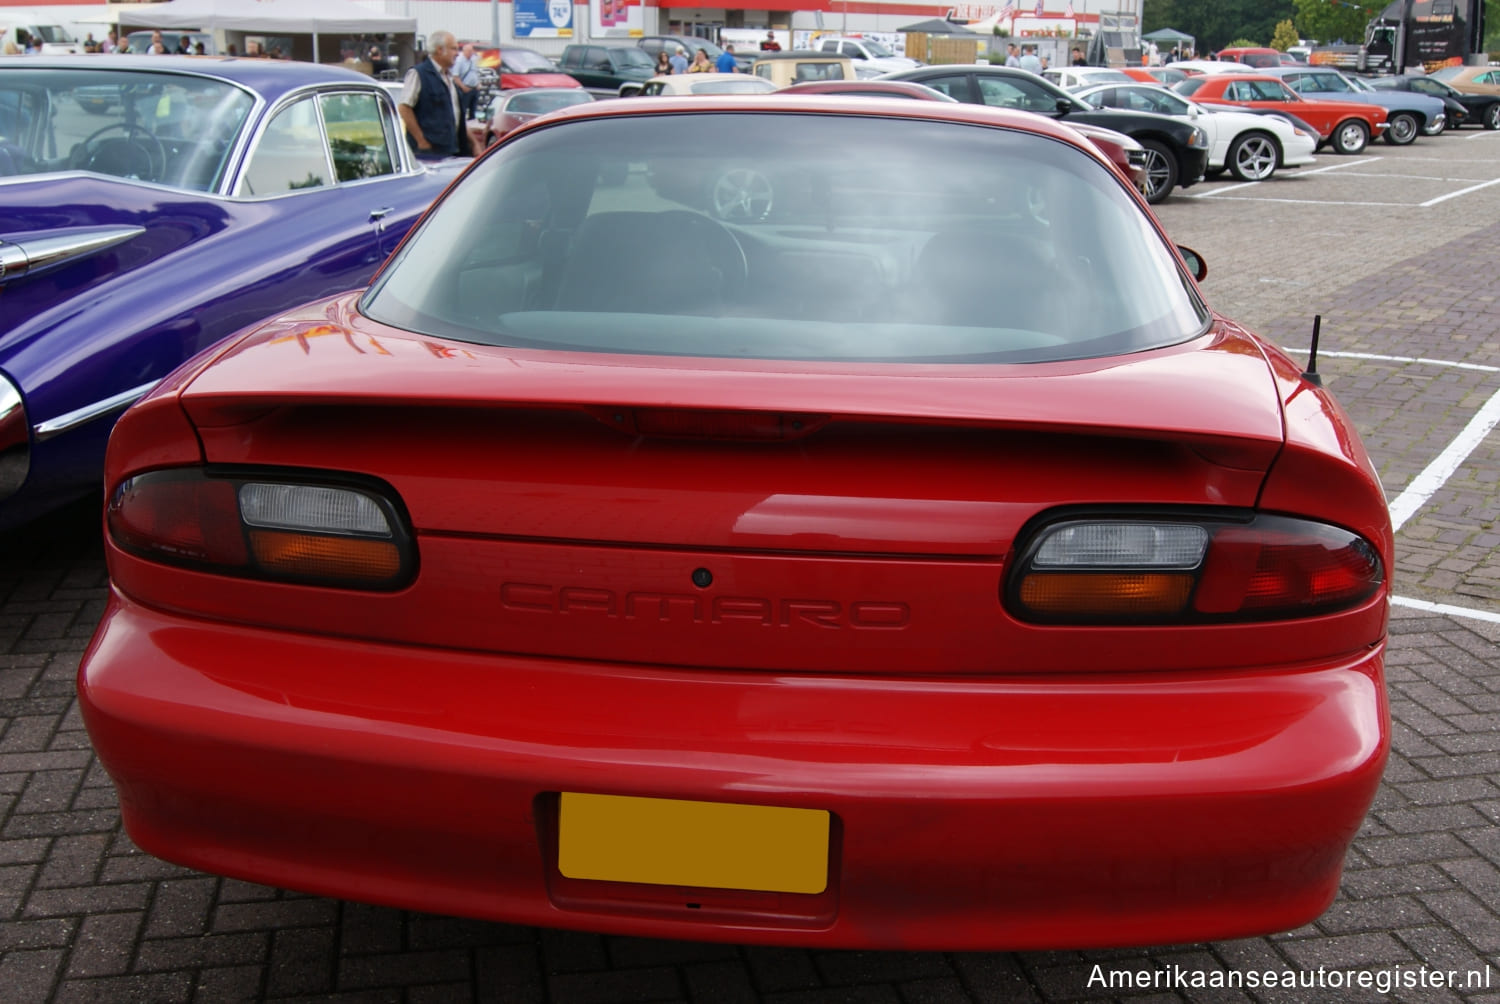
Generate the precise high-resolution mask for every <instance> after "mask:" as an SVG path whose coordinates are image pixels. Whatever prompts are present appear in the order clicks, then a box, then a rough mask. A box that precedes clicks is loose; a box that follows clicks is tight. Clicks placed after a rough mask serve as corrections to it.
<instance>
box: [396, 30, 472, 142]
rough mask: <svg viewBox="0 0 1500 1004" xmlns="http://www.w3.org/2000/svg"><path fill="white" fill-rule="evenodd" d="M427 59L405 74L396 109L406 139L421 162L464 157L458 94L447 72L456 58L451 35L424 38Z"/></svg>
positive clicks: (453, 40) (442, 34)
mask: <svg viewBox="0 0 1500 1004" xmlns="http://www.w3.org/2000/svg"><path fill="white" fill-rule="evenodd" d="M427 44H428V46H429V47H430V48H429V49H428V51H427V58H426V59H424V60H423V61H422V62H420V63H418V64H417V65H416V66H414V67H412V68H411V69H410V70H407V71H406V79H405V81H404V82H403V83H402V85H401V99H400V100H399V101H397V102H396V109H397V110H398V111H399V112H400V113H401V122H402V124H403V125H405V126H406V138H407V140H408V141H409V142H410V143H411V145H412V146H413V147H414V148H415V149H416V151H417V156H418V157H419V158H421V159H423V160H437V159H439V158H442V157H457V156H459V155H460V154H464V155H467V154H468V153H469V152H470V150H469V138H468V137H467V136H465V135H464V134H463V131H462V130H461V129H460V128H459V126H460V124H461V123H462V122H463V119H462V117H461V116H460V114H459V103H458V90H457V88H455V87H454V86H453V78H452V77H450V76H449V75H448V70H449V69H450V68H451V67H452V66H453V60H454V58H455V57H456V56H457V55H458V41H457V40H456V39H455V38H454V37H453V32H451V31H435V32H433V33H432V34H431V35H429V36H428V38H427Z"/></svg>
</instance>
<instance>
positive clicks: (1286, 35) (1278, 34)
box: [1271, 20, 1301, 52]
mask: <svg viewBox="0 0 1500 1004" xmlns="http://www.w3.org/2000/svg"><path fill="white" fill-rule="evenodd" d="M1299 41H1301V36H1299V35H1298V34H1297V27H1296V25H1294V24H1292V22H1291V21H1290V20H1288V21H1278V22H1277V23H1276V31H1275V32H1274V33H1273V34H1272V35H1271V48H1273V49H1275V50H1277V51H1278V52H1285V51H1286V50H1288V49H1290V48H1291V47H1292V46H1294V45H1296V44H1297V43H1298V42H1299Z"/></svg>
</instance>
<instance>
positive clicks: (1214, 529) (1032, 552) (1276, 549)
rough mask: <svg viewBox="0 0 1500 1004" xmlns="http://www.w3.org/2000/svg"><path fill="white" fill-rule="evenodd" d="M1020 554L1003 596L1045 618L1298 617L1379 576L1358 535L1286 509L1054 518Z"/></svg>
mask: <svg viewBox="0 0 1500 1004" xmlns="http://www.w3.org/2000/svg"><path fill="white" fill-rule="evenodd" d="M1020 555H1021V557H1020V560H1019V561H1018V562H1017V564H1016V567H1015V570H1014V571H1013V573H1012V575H1011V577H1010V579H1009V582H1008V584H1007V588H1006V592H1005V595H1006V604H1007V606H1008V607H1009V608H1010V609H1011V610H1012V611H1013V612H1014V613H1015V614H1016V615H1017V616H1018V617H1020V618H1021V619H1023V620H1035V621H1043V622H1052V623H1068V624H1098V623H1151V624H1162V623H1194V622H1203V621H1223V620H1276V619H1286V618H1295V617H1308V616H1313V615H1316V614H1324V613H1330V612H1333V611H1337V610H1342V609H1348V608H1350V607H1353V606H1356V605H1358V604H1360V603H1362V602H1364V601H1365V600H1367V599H1368V598H1370V597H1371V596H1373V595H1375V593H1376V591H1377V590H1378V589H1379V588H1380V586H1381V584H1382V582H1383V581H1384V567H1383V565H1382V563H1381V560H1380V555H1379V553H1378V552H1377V551H1376V550H1375V548H1374V546H1373V545H1371V544H1370V543H1369V541H1367V540H1365V539H1364V538H1363V537H1361V536H1359V535H1358V534H1356V533H1353V532H1352V531H1349V530H1345V529H1342V528H1340V527H1335V526H1329V525H1327V524H1323V523H1316V522H1313V521H1311V520H1302V519H1293V518H1290V517H1285V516H1264V515H1263V516H1255V517H1253V518H1249V519H1245V520H1241V521H1230V520H1227V519H1216V518H1192V517H1184V518H1167V519H1156V518H1148V519H1141V518H1138V517H1125V516H1121V517H1114V518H1111V517H1104V518H1100V517H1094V516H1090V517H1088V518H1086V519H1069V520H1059V521H1056V522H1053V523H1049V524H1047V525H1044V526H1041V527H1039V528H1038V529H1036V530H1035V531H1034V532H1032V533H1031V534H1030V535H1029V536H1027V537H1026V538H1025V539H1024V540H1023V541H1022V546H1021V548H1020Z"/></svg>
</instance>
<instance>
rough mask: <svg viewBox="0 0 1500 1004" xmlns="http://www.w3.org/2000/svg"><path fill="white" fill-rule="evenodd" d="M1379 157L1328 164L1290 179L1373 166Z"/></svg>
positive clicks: (1299, 173) (1297, 174)
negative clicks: (1365, 165) (1367, 165)
mask: <svg viewBox="0 0 1500 1004" xmlns="http://www.w3.org/2000/svg"><path fill="white" fill-rule="evenodd" d="M1379 159H1380V158H1379V157H1361V158H1359V159H1358V160H1346V161H1344V162H1343V163H1342V164H1329V165H1328V166H1327V167H1315V168H1313V169H1312V170H1311V171H1298V172H1297V173H1296V174H1295V175H1292V177H1296V178H1305V177H1307V176H1308V175H1309V174H1326V173H1327V172H1329V171H1342V170H1344V169H1345V168H1349V167H1360V166H1361V165H1364V164H1373V163H1375V162H1376V161H1377V160H1379Z"/></svg>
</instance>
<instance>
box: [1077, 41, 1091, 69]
mask: <svg viewBox="0 0 1500 1004" xmlns="http://www.w3.org/2000/svg"><path fill="white" fill-rule="evenodd" d="M1073 65H1074V66H1087V65H1089V61H1088V60H1087V59H1084V58H1083V50H1082V49H1080V48H1079V47H1078V46H1076V45H1075V46H1073Z"/></svg>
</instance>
